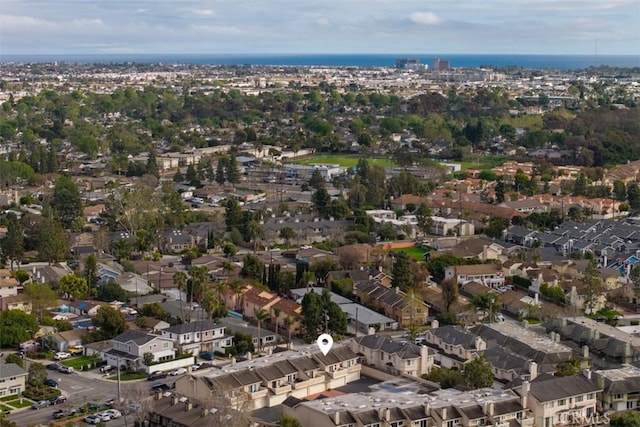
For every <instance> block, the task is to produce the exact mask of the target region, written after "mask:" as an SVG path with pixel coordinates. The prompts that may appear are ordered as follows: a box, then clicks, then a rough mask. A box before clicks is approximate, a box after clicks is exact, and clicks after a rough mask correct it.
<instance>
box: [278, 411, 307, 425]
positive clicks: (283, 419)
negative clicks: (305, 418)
mask: <svg viewBox="0 0 640 427" xmlns="http://www.w3.org/2000/svg"><path fill="white" fill-rule="evenodd" d="M278 426H280V427H302V424H301V423H300V421H298V419H297V418H294V417H290V416H288V415H285V414H284V413H282V414H280V415H279V416H278Z"/></svg>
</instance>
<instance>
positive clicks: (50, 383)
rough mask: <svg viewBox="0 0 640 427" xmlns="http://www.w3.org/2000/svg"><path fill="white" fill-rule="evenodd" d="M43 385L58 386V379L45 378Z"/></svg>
mask: <svg viewBox="0 0 640 427" xmlns="http://www.w3.org/2000/svg"><path fill="white" fill-rule="evenodd" d="M44 385H48V386H49V387H58V381H56V380H52V379H51V378H47V379H46V380H44Z"/></svg>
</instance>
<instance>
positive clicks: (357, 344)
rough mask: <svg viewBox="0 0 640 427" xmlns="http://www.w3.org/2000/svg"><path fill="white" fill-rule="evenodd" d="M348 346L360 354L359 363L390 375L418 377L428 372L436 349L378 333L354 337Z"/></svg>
mask: <svg viewBox="0 0 640 427" xmlns="http://www.w3.org/2000/svg"><path fill="white" fill-rule="evenodd" d="M350 347H351V351H353V352H354V353H356V354H358V355H360V363H361V364H363V365H369V366H374V367H375V368H376V369H379V370H381V371H385V372H388V373H390V374H392V375H398V376H400V375H410V376H414V377H420V376H421V375H423V374H428V373H429V371H430V370H431V367H432V366H433V365H434V363H435V355H436V351H435V350H433V349H432V348H430V347H427V346H424V345H416V344H414V343H412V342H407V341H399V340H394V339H392V338H390V337H385V336H380V335H367V336H364V337H356V338H354V339H352V340H351V342H350Z"/></svg>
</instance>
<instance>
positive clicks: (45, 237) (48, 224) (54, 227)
mask: <svg viewBox="0 0 640 427" xmlns="http://www.w3.org/2000/svg"><path fill="white" fill-rule="evenodd" d="M38 253H39V254H40V257H42V258H43V259H45V260H47V261H48V262H49V264H52V263H55V262H58V261H61V260H63V259H64V258H65V257H66V256H67V254H68V253H69V243H68V242H67V239H66V237H65V235H64V230H63V229H62V226H61V225H60V224H59V223H58V222H57V221H56V220H55V219H53V218H51V217H50V216H44V217H43V218H42V222H41V223H40V229H39V231H38Z"/></svg>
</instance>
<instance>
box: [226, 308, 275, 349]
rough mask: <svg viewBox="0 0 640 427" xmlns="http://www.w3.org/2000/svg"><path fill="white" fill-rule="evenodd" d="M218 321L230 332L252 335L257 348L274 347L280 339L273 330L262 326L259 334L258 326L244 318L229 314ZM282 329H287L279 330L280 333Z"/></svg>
mask: <svg viewBox="0 0 640 427" xmlns="http://www.w3.org/2000/svg"><path fill="white" fill-rule="evenodd" d="M218 322H219V323H220V325H222V326H223V327H224V328H225V329H226V331H227V332H228V333H229V334H234V333H241V334H246V335H251V337H252V343H253V347H254V348H255V349H258V348H262V349H265V348H268V347H273V346H274V345H276V343H277V341H278V340H277V339H276V334H275V333H273V332H271V331H270V330H269V329H267V328H264V327H262V328H261V329H260V334H258V328H257V327H256V326H253V325H251V324H250V323H249V322H247V321H245V320H242V319H236V318H234V317H229V316H227V317H223V318H221V319H218ZM281 331H282V332H284V331H285V329H280V330H278V332H279V333H280V332H281Z"/></svg>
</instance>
